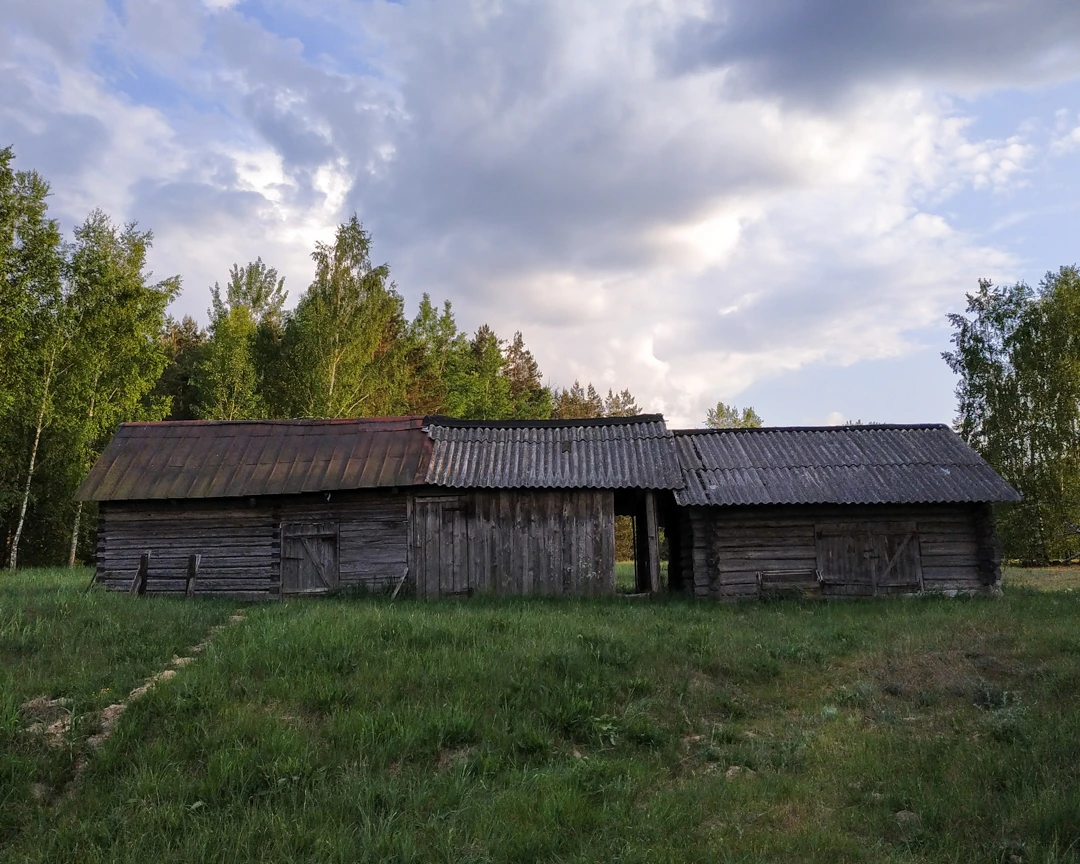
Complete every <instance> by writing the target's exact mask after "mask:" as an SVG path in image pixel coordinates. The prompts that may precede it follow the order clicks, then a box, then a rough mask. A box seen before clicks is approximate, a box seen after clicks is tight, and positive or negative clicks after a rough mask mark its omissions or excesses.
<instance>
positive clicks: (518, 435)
mask: <svg viewBox="0 0 1080 864" xmlns="http://www.w3.org/2000/svg"><path fill="white" fill-rule="evenodd" d="M424 422H425V424H426V426H427V429H428V434H429V435H430V436H431V439H432V443H433V445H434V446H433V450H432V454H431V463H430V466H429V468H428V474H427V480H428V482H429V483H431V484H433V485H437V486H452V487H456V488H486V489H496V488H532V489H552V488H560V489H566V488H582V489H621V488H634V487H636V488H640V489H677V488H679V487H680V486H681V485H682V476H681V472H680V471H679V463H678V461H677V459H676V456H675V448H674V446H673V441H672V436H671V433H670V432H669V431H668V429H667V427H666V426H665V425H664V418H663V417H662V416H661V415H659V414H641V415H638V416H636V417H609V418H601V419H593V420H510V421H492V422H483V421H471V420H457V419H453V418H448V417H427V418H425V420H424Z"/></svg>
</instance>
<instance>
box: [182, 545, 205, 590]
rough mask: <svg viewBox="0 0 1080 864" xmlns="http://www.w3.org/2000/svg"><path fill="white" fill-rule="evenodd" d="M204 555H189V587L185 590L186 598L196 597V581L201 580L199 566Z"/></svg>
mask: <svg viewBox="0 0 1080 864" xmlns="http://www.w3.org/2000/svg"><path fill="white" fill-rule="evenodd" d="M201 561H202V555H198V554H196V555H189V556H188V559H187V585H186V586H185V588H184V596H185V597H194V596H195V580H196V579H198V578H199V564H200V562H201Z"/></svg>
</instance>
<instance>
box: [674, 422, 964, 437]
mask: <svg viewBox="0 0 1080 864" xmlns="http://www.w3.org/2000/svg"><path fill="white" fill-rule="evenodd" d="M897 429H948V430H949V431H950V432H952V431H954V430H953V428H952V427H951V426H949V424H948V423H862V424H858V425H856V424H852V425H850V426H732V427H728V428H724V429H672V430H671V432H672V434H673V435H719V434H729V433H733V432H737V433H756V434H763V433H767V432H877V431H887V430H897Z"/></svg>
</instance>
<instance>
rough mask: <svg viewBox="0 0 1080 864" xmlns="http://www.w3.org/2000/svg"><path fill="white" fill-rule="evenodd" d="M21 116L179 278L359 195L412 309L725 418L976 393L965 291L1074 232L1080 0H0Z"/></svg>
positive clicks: (297, 271) (304, 269) (876, 406)
mask: <svg viewBox="0 0 1080 864" xmlns="http://www.w3.org/2000/svg"><path fill="white" fill-rule="evenodd" d="M4 10H5V11H4V16H3V17H4V23H3V26H2V27H0V146H4V145H6V144H12V145H14V147H15V152H16V157H17V166H18V167H21V168H36V169H37V170H39V171H40V172H42V173H43V174H44V175H45V176H46V177H47V178H48V179H49V180H50V181H51V182H52V185H53V191H54V196H53V200H52V210H53V213H54V215H56V216H58V217H59V218H60V219H61V221H62V223H63V224H64V226H65V228H70V227H71V226H72V225H74V224H75V223H76V222H78V221H80V220H81V219H82V218H84V217H85V216H86V214H87V212H88V211H89V210H90V209H91V208H92V207H95V206H100V207H102V208H103V209H105V210H106V211H107V212H109V213H110V214H111V215H113V216H114V217H115V218H116V219H118V220H124V221H126V220H137V221H138V222H139V224H140V225H141V226H142V227H144V228H150V229H152V230H153V231H154V233H155V237H156V240H155V249H154V252H153V256H152V264H153V267H154V270H155V272H156V274H157V275H160V276H166V275H171V274H173V273H179V274H180V275H181V276H182V278H183V281H184V286H185V288H184V293H183V296H182V297H181V299H180V300H179V301H178V302H177V304H176V307H175V308H174V310H173V312H174V314H177V315H180V314H193V315H195V316H197V317H198V318H200V320H202V321H204V322H205V320H206V307H207V306H208V305H209V291H208V286H209V285H211V284H212V283H213V282H214V281H223V280H224V278H225V277H226V276H227V273H228V270H229V267H230V265H231V264H232V263H233V262H241V263H243V262H246V261H248V260H251V259H253V258H255V257H256V256H260V255H261V256H262V257H263V259H264V260H265V261H267V262H268V263H269V264H271V265H272V266H275V267H277V268H278V270H279V271H280V272H281V274H282V275H284V276H285V277H286V288H288V289H289V290H290V292H291V294H292V298H293V299H295V297H296V295H297V294H299V292H300V291H302V290H303V289H304V288H305V287H306V285H307V284H308V282H309V281H310V279H311V275H312V267H311V263H310V260H309V254H310V251H311V249H312V246H313V244H314V243H315V241H317V240H329V239H331V238H332V236H333V231H334V227H335V225H336V224H337V223H338V222H340V221H342V220H343V219H345V218H346V217H347V216H348V215H349V214H350V213H352V212H353V211H355V212H357V213H358V214H359V215H360V217H361V219H362V220H363V221H364V223H365V225H366V226H367V227H368V228H369V229H370V230H371V231H372V232H373V234H374V240H375V257H376V258H377V259H378V260H380V261H387V262H389V264H390V267H391V270H392V272H393V274H394V277H395V279H396V281H397V283H398V287H399V289H400V290H401V292H402V294H403V295H404V296H405V298H406V302H407V306H408V310H409V312H410V314H411V313H412V311H413V310H414V309H415V304H416V301H417V300H418V299H419V297H420V295H421V293H423V292H425V291H426V292H429V293H431V294H432V295H433V297H435V298H436V299H442V298H450V299H451V300H452V301H453V303H454V307H455V309H456V311H457V316H458V321H459V324H461V325H462V326H463V327H466V328H468V329H474V328H475V327H476V326H477V325H478V324H480V323H482V322H485V321H486V322H489V323H490V324H491V325H492V326H494V327H495V329H496V330H497V331H498V332H499V333H501V334H503V335H504V336H509V335H511V334H512V333H513V331H514V330H517V329H520V330H522V331H523V333H524V335H525V340H526V343H527V344H528V345H529V346H530V347H532V349H533V351H534V353H535V354H536V356H537V359H538V360H539V361H540V364H541V367H542V369H543V370H544V373H545V375H546V377H547V378H548V380H549V382H550V383H553V384H569V383H570V382H572V381H573V380H574V378H575V377H577V378H581V379H582V381H585V380H592V381H593V382H595V383H596V384H597V385H598V386H600V387H602V388H605V389H606V388H607V387H608V386H614V387H617V388H621V387H629V388H630V389H631V390H632V391H633V392H634V394H635V395H636V396H637V397H638V402H639V403H640V404H641V405H642V406H643V407H645V408H647V409H650V410H657V411H663V412H664V413H665V414H667V415H668V417H669V419H672V420H674V421H676V422H678V423H683V424H699V423H700V422H701V420H702V418H703V417H704V414H705V411H706V408H707V407H708V405H710V404H715V402H716V401H717V400H718V399H722V400H724V401H727V402H736V403H738V404H740V405H746V404H750V405H753V406H755V407H756V408H757V410H758V412H759V413H760V414H761V415H762V416H763V417H764V418H765V419H766V422H768V423H770V424H776V425H783V424H804V423H825V422H839V421H841V420H844V419H862V420H874V421H895V422H917V421H946V422H947V421H950V420H951V419H952V417H953V395H952V390H953V386H954V381H953V380H952V378H951V375H950V373H949V372H948V370H947V368H946V367H945V365H944V364H943V362H942V361H941V360H940V356H939V355H940V352H941V351H942V350H945V349H947V348H948V340H949V328H948V325H947V322H946V320H945V315H946V314H947V313H948V312H950V311H962V310H963V306H964V302H965V301H964V293H965V292H966V291H969V290H972V289H974V288H975V286H976V283H977V280H978V279H979V277H988V278H991V279H993V280H995V281H1001V282H1004V281H1009V282H1011V281H1015V280H1017V279H1025V280H1027V281H1029V282H1037V281H1038V280H1039V279H1040V278H1041V276H1042V274H1043V273H1044V272H1045V271H1046V270H1048V269H1056V268H1057V267H1058V266H1059V265H1061V264H1069V263H1074V262H1076V261H1077V260H1078V259H1080V255H1078V254H1077V252H1076V249H1077V242H1076V241H1077V230H1076V229H1077V224H1078V223H1077V215H1078V214H1077V208H1078V206H1080V204H1078V202H1080V195H1078V194H1077V193H1078V192H1080V4H1078V3H1076V2H1075V0H1027V2H1024V3H1020V2H1017V0H896V2H885V0H882V2H865V0H687V2H682V0H594V2H590V3H582V2H580V0H551V2H538V0H526V2H511V0H501V2H500V0H472V2H470V0H462V2H448V0H442V2H434V0H432V2H412V0H406V2H402V3H388V2H381V0H375V2H361V0H304V2H301V0H277V2H235V0H204V2H202V3H199V2H197V0H131V2H123V0H50V2H48V3H42V2H41V0H5V2H4Z"/></svg>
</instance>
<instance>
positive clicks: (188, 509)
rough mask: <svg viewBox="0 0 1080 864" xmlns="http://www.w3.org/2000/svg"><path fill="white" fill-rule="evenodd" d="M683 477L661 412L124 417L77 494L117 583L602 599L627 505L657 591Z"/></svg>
mask: <svg viewBox="0 0 1080 864" xmlns="http://www.w3.org/2000/svg"><path fill="white" fill-rule="evenodd" d="M681 483H682V476H681V472H680V470H679V465H678V461H677V458H676V453H675V447H674V443H673V438H672V434H671V432H669V431H668V429H667V428H666V426H665V425H664V422H663V418H662V417H660V416H659V415H641V416H638V417H630V418H610V419H601V420H571V421H506V422H491V423H485V422H474V421H460V420H453V419H450V418H444V417H428V418H419V417H405V418H388V419H373V420H273V421H243V422H214V421H192V422H167V423H127V424H124V425H122V426H121V427H120V430H119V431H118V432H117V434H116V436H115V438H114V439H113V441H112V442H111V443H110V444H109V446H108V448H107V449H106V450H105V452H104V453H103V454H102V456H101V458H100V459H99V460H98V462H97V463H96V464H95V465H94V467H93V468H92V469H91V471H90V473H89V475H88V476H87V478H86V480H85V481H84V482H83V484H82V486H81V487H80V489H79V491H78V493H77V497H78V498H79V499H80V500H85V501H97V502H99V511H98V512H99V517H98V537H97V549H96V578H97V580H98V582H100V583H101V584H103V585H105V586H107V587H110V588H114V589H118V590H128V589H129V587H132V586H138V590H145V591H147V592H150V593H165V594H183V593H189V594H192V593H193V594H215V595H219V596H232V597H241V598H249V599H270V598H281V597H290V596H299V595H305V594H324V593H328V592H332V591H336V590H340V589H349V588H352V589H364V590H370V591H382V590H401V589H402V588H405V589H406V590H409V591H411V592H414V593H415V594H417V595H419V596H421V597H446V596H465V595H471V594H473V593H477V592H480V593H489V594H498V595H524V594H540V595H561V594H573V595H594V594H606V593H612V592H614V590H615V534H614V520H615V515H616V514H626V515H630V516H633V517H634V518H635V524H636V525H637V531H636V534H637V537H638V541H639V542H638V544H637V554H638V562H637V564H638V566H637V572H638V574H639V576H638V584H639V587H640V589H641V590H645V591H650V590H651V591H655V590H658V589H659V587H660V566H659V539H658V538H659V525H660V523H659V521H658V520H659V517H658V512H659V511H658V506H657V496H659V495H667V496H668V498H670V492H671V490H673V489H675V488H676V487H677V486H679V485H681ZM665 500H667V499H665Z"/></svg>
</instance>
